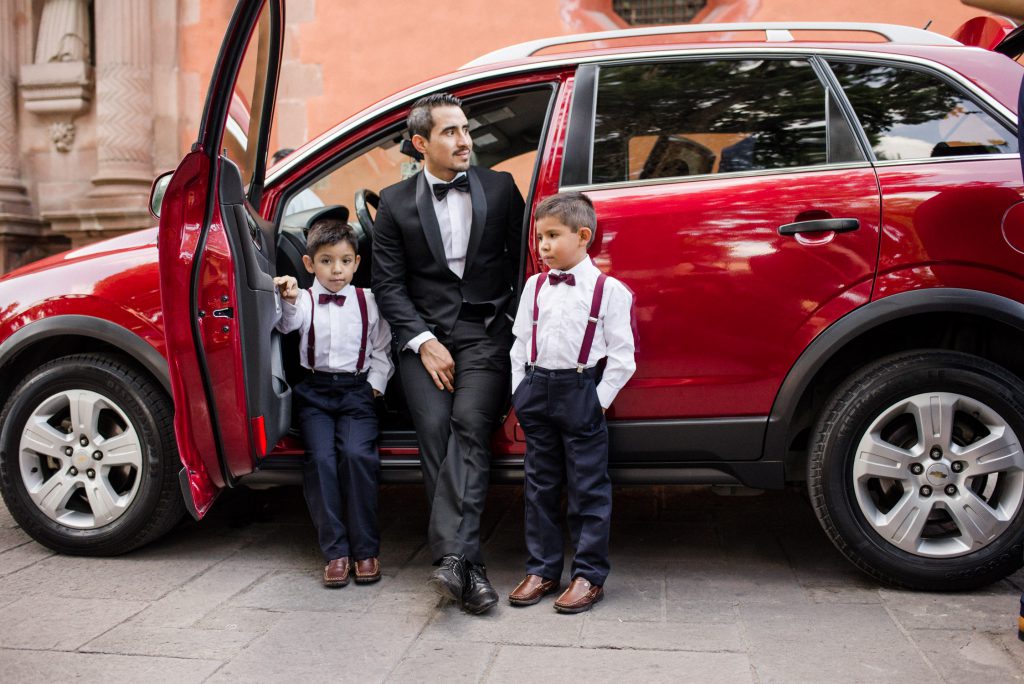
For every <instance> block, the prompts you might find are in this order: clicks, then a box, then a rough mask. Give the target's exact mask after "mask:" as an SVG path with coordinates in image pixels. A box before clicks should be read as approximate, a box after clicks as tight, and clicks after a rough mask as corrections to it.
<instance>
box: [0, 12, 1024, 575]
mask: <svg viewBox="0 0 1024 684" xmlns="http://www.w3.org/2000/svg"><path fill="white" fill-rule="evenodd" d="M282 4H283V0H242V1H241V2H239V4H238V8H237V10H236V12H235V14H234V16H233V18H232V20H231V24H230V26H229V29H228V34H227V37H226V39H225V43H224V46H223V48H222V51H221V54H220V57H219V59H218V63H217V66H216V69H215V71H214V77H213V82H212V84H211V89H210V94H209V97H208V100H207V106H206V111H205V113H204V116H203V119H202V123H201V127H200V131H199V137H198V140H197V141H196V142H195V144H194V146H193V148H192V152H191V153H189V154H188V155H187V156H186V157H185V158H184V160H183V161H182V162H181V164H180V166H179V167H178V169H177V170H176V171H175V172H174V173H173V175H170V174H169V175H167V176H165V177H162V178H161V179H158V181H157V183H156V185H155V193H154V210H155V211H158V212H159V214H160V226H159V229H156V228H154V229H152V230H147V231H141V232H138V233H134V234H131V235H127V236H124V237H120V238H116V239H114V240H109V241H107V242H102V243H98V244H94V245H91V246H89V247H86V248H83V249H78V250H75V251H72V252H68V253H65V254H62V255H59V256H56V257H53V258H50V259H46V260H44V261H41V262H38V263H36V264H32V265H30V266H27V267H25V268H22V269H20V270H19V271H17V272H15V273H12V274H9V275H8V276H7V277H5V278H3V279H2V280H0V369H2V371H0V404H2V405H3V413H2V415H0V423H2V433H0V484H2V491H3V496H4V499H5V500H6V502H7V506H8V508H9V509H10V511H11V513H12V515H13V516H14V517H15V519H16V520H17V521H18V523H19V524H20V525H22V526H23V528H24V529H25V530H26V531H27V532H28V533H29V534H31V535H32V536H33V537H34V538H35V539H37V540H39V541H40V542H41V543H43V544H45V545H47V546H50V547H51V548H54V549H56V550H58V551H62V552H65V553H83V554H85V553H87V554H114V553H120V552H124V551H127V550H129V549H132V548H134V547H137V546H139V545H141V544H143V543H146V542H148V541H150V540H152V539H155V538H156V537H158V536H159V535H161V534H162V533H164V532H166V531H167V530H168V529H169V528H170V527H171V526H173V525H174V524H175V523H176V522H177V521H178V520H179V519H180V517H181V515H182V512H183V510H184V509H187V510H188V511H189V512H190V513H191V514H192V515H193V516H195V517H196V518H201V517H202V516H203V515H204V514H205V513H206V511H207V510H209V508H210V505H211V504H212V503H213V501H214V499H215V498H216V496H217V494H218V493H219V492H220V491H221V490H222V489H224V488H225V487H234V486H239V485H251V484H259V485H266V484H279V483H284V482H298V481H299V472H300V471H299V468H300V462H301V456H302V445H301V443H300V441H299V440H298V438H297V435H296V434H295V433H294V432H293V430H292V425H293V421H292V415H291V394H290V386H291V384H292V382H293V381H294V380H295V378H296V370H297V359H298V350H297V340H296V339H295V338H294V337H289V336H280V335H279V334H278V333H276V332H275V331H274V329H273V326H274V321H275V318H276V316H277V311H278V308H279V300H278V298H277V295H276V293H275V288H274V287H273V284H272V281H271V278H272V276H274V275H275V274H282V273H288V274H293V275H296V276H298V277H300V278H306V277H308V275H307V274H306V273H305V270H304V269H303V268H302V267H301V261H300V256H301V254H302V251H303V241H302V228H303V227H304V225H305V223H306V221H307V219H308V218H309V216H310V215H311V214H312V213H315V212H316V211H317V208H318V207H321V206H324V205H335V204H342V205H346V206H350V207H351V208H352V210H353V216H354V219H353V224H358V229H359V230H360V234H361V241H362V248H361V251H362V253H363V267H362V268H361V269H360V271H359V274H358V275H359V276H361V277H363V278H364V279H365V278H368V276H369V272H370V268H369V264H368V263H366V262H368V261H369V260H371V259H372V242H373V215H374V206H375V203H376V198H377V195H376V193H377V192H378V191H379V190H380V189H381V188H383V187H386V186H387V185H390V184H392V183H394V182H397V181H399V180H401V179H402V178H404V177H407V176H408V175H410V174H413V173H416V172H417V171H418V169H419V165H418V163H417V162H416V161H415V160H414V159H412V158H410V157H407V156H405V154H403V145H402V142H403V136H404V135H405V126H404V121H405V116H406V113H407V110H408V108H409V106H410V104H411V103H412V102H413V101H414V100H415V99H417V98H418V97H420V96H422V95H424V94H425V93H429V92H436V91H448V92H452V93H454V94H456V95H458V96H460V97H461V98H462V99H463V100H464V101H465V103H466V105H467V111H468V114H469V118H470V126H471V128H472V130H473V136H474V140H475V160H474V163H475V164H478V165H481V166H486V167H493V168H498V169H502V170H507V171H510V172H511V173H512V174H513V175H514V176H515V177H516V179H517V182H518V184H519V186H520V188H521V189H522V190H523V193H524V195H525V196H526V198H527V210H528V211H530V210H531V209H532V207H533V205H534V204H535V203H536V202H538V201H539V200H540V199H541V198H543V197H545V196H547V195H550V194H552V193H554V192H557V191H558V190H561V189H569V188H571V189H574V190H580V191H583V192H586V193H587V194H588V195H589V196H590V198H591V199H592V200H593V202H594V204H595V206H596V208H597V213H598V217H599V221H598V232H597V239H596V240H595V242H594V245H593V247H592V248H591V255H592V257H593V258H594V260H595V262H596V263H597V264H598V266H599V267H600V268H602V269H603V270H605V271H607V272H609V273H611V274H613V275H614V276H615V277H617V278H619V279H621V280H622V281H624V282H625V283H627V284H628V285H629V286H630V287H631V288H632V289H633V290H634V291H635V293H636V299H637V302H638V317H639V333H640V346H639V351H638V355H637V372H636V374H635V376H634V377H633V379H632V381H631V382H630V383H629V384H628V385H627V386H626V388H625V389H624V390H623V391H622V393H621V394H620V395H619V398H618V399H617V401H616V403H615V406H614V407H613V409H612V411H611V412H610V414H609V430H610V433H611V444H612V463H611V465H612V470H613V477H614V478H615V479H616V481H618V482H628V483H714V484H722V485H740V484H742V485H748V486H752V487H759V488H777V487H783V486H785V485H786V484H787V483H792V482H802V481H806V483H807V488H808V490H809V492H810V498H811V501H812V503H813V507H814V510H815V512H816V514H817V516H818V517H819V519H820V521H821V524H822V526H823V528H824V529H825V531H826V533H827V534H828V535H829V537H830V538H831V539H832V540H833V541H834V542H835V544H836V546H837V547H838V548H839V550H840V551H842V553H843V554H845V555H846V556H847V558H849V559H850V560H851V561H852V562H853V563H855V564H856V565H857V566H858V567H859V568H861V569H862V570H864V571H866V572H868V573H869V574H871V575H872V576H874V577H876V578H878V579H880V580H883V581H886V582H890V583H894V584H898V585H903V586H910V587H918V588H926V589H962V588H968V587H973V586H978V585H981V584H984V583H987V582H991V581H994V580H996V579H998V578H1001V577H1004V576H1006V575H1007V574H1009V573H1011V572H1013V571H1014V570H1015V569H1017V568H1019V567H1020V566H1021V564H1022V544H1024V453H1022V449H1021V438H1024V353H1022V352H1021V349H1022V348H1024V204H1022V202H1021V194H1022V191H1024V187H1022V180H1021V168H1020V161H1019V159H1020V158H1019V154H1018V142H1017V134H1016V127H1017V115H1016V103H1017V89H1018V86H1019V84H1020V82H1021V76H1022V74H1024V72H1022V70H1021V67H1020V66H1019V65H1018V64H1017V63H1015V62H1014V61H1013V60H1012V59H1010V58H1009V57H1007V56H1005V55H1004V54H1000V53H998V52H996V51H993V50H989V49H985V48H981V47H971V46H966V45H963V44H961V43H959V42H957V41H954V40H952V39H950V38H946V37H943V36H940V35H936V34H933V33H928V32H925V31H921V30H916V29H910V28H905V27H898V26H881V25H852V24H797V25H790V26H781V25H756V26H755V25H730V26H704V25H696V26H682V27H669V28H664V27H662V28H655V29H641V30H631V31H624V32H614V33H606V34H598V35H590V36H574V37H568V38H561V39H556V40H551V41H537V42H535V43H530V44H525V45H520V46H515V47H511V48H507V49H505V50H501V51H498V52H497V53H493V54H492V55H488V56H485V57H483V58H481V59H479V60H477V61H475V62H473V63H471V64H469V65H466V66H465V67H464V68H462V69H460V70H459V71H457V72H455V73H453V74H450V75H448V76H444V77H441V78H438V79H435V80H432V81H429V82H427V83H424V84H421V85H419V86H416V87H414V88H410V89H408V90H406V91H403V92H401V93H399V94H397V95H395V96H393V97H390V98H388V99H387V100H385V101H383V102H381V103H379V104H378V105H375V106H374V107H371V108H370V109H367V110H365V111H363V112H361V113H359V114H357V115H355V116H353V117H351V118H350V119H348V120H346V121H344V122H342V123H341V124H339V125H338V126H337V127H335V128H334V129H332V130H330V131H329V132H327V133H325V134H323V135H322V136H320V137H319V138H317V139H316V140H314V141H312V142H310V143H308V144H307V145H306V146H304V147H303V148H301V149H300V150H298V151H297V152H295V153H294V154H292V155H291V156H289V157H288V158H287V159H286V160H284V161H283V162H281V163H279V164H277V165H275V166H273V167H272V168H270V170H269V171H267V168H266V164H267V159H268V152H270V151H272V150H271V149H270V147H269V142H268V141H269V140H271V139H273V138H272V136H273V135H274V131H273V128H274V126H275V125H276V122H275V119H274V116H273V113H274V103H275V94H276V88H277V76H278V67H279V64H280V58H281V53H282V50H283V48H284V45H283V41H284V37H285V33H284V31H283V8H282ZM1005 32H1006V31H1003V33H1005ZM1000 35H1001V34H1000ZM989 38H990V36H989ZM622 39H624V41H623V40H622ZM594 41H601V42H600V45H599V46H595V44H594ZM588 42H589V45H588V44H587V43H588ZM994 42H997V41H994V40H989V43H994ZM572 43H580V44H581V45H582V46H583V49H580V50H578V51H575V52H567V51H566V45H568V44H572ZM552 49H555V50H556V51H555V52H552ZM239 73H244V74H246V77H245V78H244V79H242V78H237V77H238V74H239ZM254 74H255V78H253V75H254ZM222 150H223V151H222ZM164 191H165V194H163V193H164ZM161 195H162V203H161ZM529 224H530V222H529V221H527V225H529ZM520 258H521V259H522V260H523V262H524V264H525V269H524V270H525V273H526V275H529V274H530V273H531V272H533V271H535V270H536V269H537V268H538V263H537V259H536V253H535V246H534V240H533V238H532V235H531V234H530V231H529V230H527V231H526V233H525V234H524V235H523V240H522V251H521V254H520ZM356 284H357V285H368V282H366V281H365V280H364V281H363V282H362V283H360V282H358V279H357V282H356ZM379 412H380V419H381V426H382V438H381V445H380V446H381V459H382V462H383V466H384V477H385V479H386V480H390V481H411V480H414V479H416V478H418V476H419V467H418V461H417V449H416V435H415V433H414V431H413V430H412V427H411V422H410V419H409V416H408V412H407V410H406V407H405V405H404V402H403V397H402V390H401V384H400V382H398V381H397V379H396V380H392V383H391V386H390V387H389V389H388V392H387V394H386V398H385V399H384V401H383V402H382V403H381V404H380V405H379ZM493 445H494V462H493V468H492V472H493V475H494V477H495V478H496V479H500V480H508V479H515V478H517V477H519V475H520V473H521V458H522V453H523V437H522V433H521V431H520V429H519V426H518V424H517V423H516V419H515V416H514V414H512V413H509V414H508V415H507V417H506V418H505V420H504V421H503V424H502V426H501V427H500V429H499V430H497V432H496V434H495V435H494V441H493Z"/></svg>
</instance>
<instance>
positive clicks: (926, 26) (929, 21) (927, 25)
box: [921, 19, 932, 31]
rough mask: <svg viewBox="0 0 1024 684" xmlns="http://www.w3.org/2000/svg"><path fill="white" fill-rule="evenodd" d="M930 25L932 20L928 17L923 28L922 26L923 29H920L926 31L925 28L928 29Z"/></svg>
mask: <svg viewBox="0 0 1024 684" xmlns="http://www.w3.org/2000/svg"><path fill="white" fill-rule="evenodd" d="M931 25H932V20H931V19H929V20H928V23H927V24H925V25H924V28H923V29H921V30H922V31H927V30H928V27H929V26H931Z"/></svg>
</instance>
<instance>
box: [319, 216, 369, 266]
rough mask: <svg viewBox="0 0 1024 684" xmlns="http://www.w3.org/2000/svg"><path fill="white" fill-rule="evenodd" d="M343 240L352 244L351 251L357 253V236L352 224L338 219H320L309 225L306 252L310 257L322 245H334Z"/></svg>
mask: <svg viewBox="0 0 1024 684" xmlns="http://www.w3.org/2000/svg"><path fill="white" fill-rule="evenodd" d="M341 241H345V242H347V243H348V244H350V245H351V246H352V251H353V252H355V253H356V254H359V238H358V237H356V234H355V231H354V230H352V226H350V225H348V224H347V223H345V222H344V221H339V220H338V219H330V218H328V219H320V220H318V221H315V222H314V223H313V225H312V226H310V227H309V234H307V235H306V254H308V255H309V257H310V258H311V259H312V258H313V257H315V256H316V253H317V251H318V250H320V249H321V248H323V247H330V246H331V245H336V244H338V243H339V242H341Z"/></svg>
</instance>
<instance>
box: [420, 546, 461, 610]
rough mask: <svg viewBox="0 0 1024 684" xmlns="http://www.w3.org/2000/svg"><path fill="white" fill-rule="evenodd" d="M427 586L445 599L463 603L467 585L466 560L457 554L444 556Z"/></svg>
mask: <svg viewBox="0 0 1024 684" xmlns="http://www.w3.org/2000/svg"><path fill="white" fill-rule="evenodd" d="M427 584H429V585H430V587H431V588H432V589H433V590H434V591H436V592H437V593H438V594H440V595H441V596H442V597H443V598H446V599H449V600H451V601H461V600H462V592H463V590H464V588H465V587H466V584H467V582H466V558H465V557H464V556H456V555H455V554H448V555H447V556H442V557H441V563H440V565H438V567H437V569H436V570H434V572H433V574H431V575H430V579H429V580H427Z"/></svg>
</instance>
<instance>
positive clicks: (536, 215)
mask: <svg viewBox="0 0 1024 684" xmlns="http://www.w3.org/2000/svg"><path fill="white" fill-rule="evenodd" d="M548 216H550V217H552V218H555V219H557V220H558V222H559V223H561V224H562V225H565V226H568V227H569V229H570V230H571V231H572V232H574V233H578V232H580V228H582V227H583V226H586V227H587V228H590V242H588V243H587V247H590V244H591V243H592V242H593V241H594V235H595V234H596V233H597V213H596V212H595V211H594V203H593V202H591V201H590V198H589V197H587V196H586V195H584V194H583V193H582V192H560V193H558V194H557V195H551V196H550V197H545V198H544V199H543V200H541V203H540V204H538V205H537V208H536V209H535V210H534V212H533V220H534V221H539V220H541V219H542V218H545V217H548Z"/></svg>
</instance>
